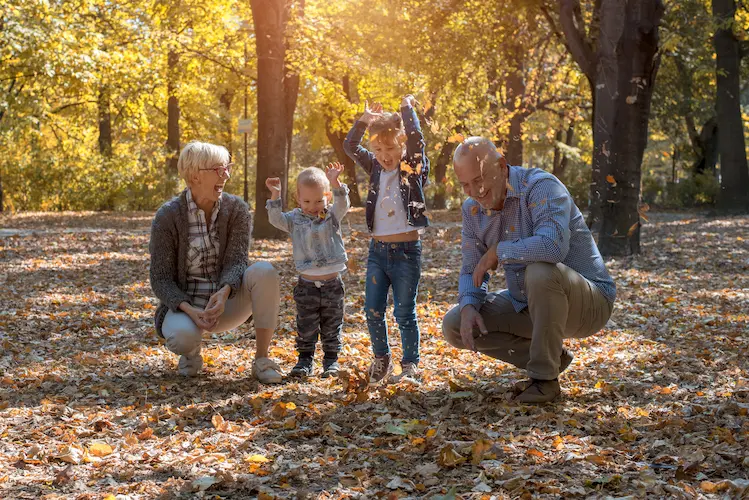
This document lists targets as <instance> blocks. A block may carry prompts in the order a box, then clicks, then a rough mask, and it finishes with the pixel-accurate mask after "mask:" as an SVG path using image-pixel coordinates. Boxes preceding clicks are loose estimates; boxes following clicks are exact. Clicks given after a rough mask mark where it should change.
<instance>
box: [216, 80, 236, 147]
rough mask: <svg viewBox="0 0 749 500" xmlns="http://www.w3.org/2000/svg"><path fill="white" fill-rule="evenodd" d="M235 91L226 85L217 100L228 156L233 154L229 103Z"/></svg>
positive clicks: (232, 130) (232, 131) (232, 99)
mask: <svg viewBox="0 0 749 500" xmlns="http://www.w3.org/2000/svg"><path fill="white" fill-rule="evenodd" d="M234 94H235V91H234V89H233V88H231V87H227V88H226V89H224V91H223V92H222V93H221V95H220V96H219V98H218V100H219V102H220V103H221V123H223V125H224V141H223V142H224V145H225V146H226V149H228V150H229V156H231V157H232V158H235V156H234V129H233V128H232V122H231V103H232V102H233V101H234Z"/></svg>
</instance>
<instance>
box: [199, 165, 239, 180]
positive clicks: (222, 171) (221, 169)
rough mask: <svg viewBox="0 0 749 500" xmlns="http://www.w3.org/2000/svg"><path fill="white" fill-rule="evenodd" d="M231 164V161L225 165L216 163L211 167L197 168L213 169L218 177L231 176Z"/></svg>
mask: <svg viewBox="0 0 749 500" xmlns="http://www.w3.org/2000/svg"><path fill="white" fill-rule="evenodd" d="M233 166H234V164H233V163H227V164H226V165H217V166H215V167H211V168H199V169H198V170H213V171H214V172H216V175H218V176H219V177H224V176H226V177H227V178H229V177H231V169H232V167H233Z"/></svg>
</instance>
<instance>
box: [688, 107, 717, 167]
mask: <svg viewBox="0 0 749 500" xmlns="http://www.w3.org/2000/svg"><path fill="white" fill-rule="evenodd" d="M719 136H720V130H719V128H718V120H716V118H715V117H714V116H711V117H710V119H709V120H707V121H706V122H705V124H704V125H703V126H702V131H701V132H700V133H699V135H698V136H697V143H696V145H695V141H694V140H693V141H692V147H693V148H694V152H695V154H696V155H697V161H696V162H695V163H694V168H693V170H692V171H693V172H694V174H695V175H697V174H702V173H705V172H709V173H711V174H713V175H715V164H716V163H718V137H719Z"/></svg>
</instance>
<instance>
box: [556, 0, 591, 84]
mask: <svg viewBox="0 0 749 500" xmlns="http://www.w3.org/2000/svg"><path fill="white" fill-rule="evenodd" d="M579 8H580V2H579V1H578V0H559V9H560V10H559V12H560V19H561V22H562V31H564V35H565V37H566V38H567V43H568V47H569V49H570V54H571V55H572V58H573V59H574V60H575V62H576V63H577V65H578V66H580V70H581V71H582V72H583V73H584V74H585V76H587V77H588V80H591V81H593V80H594V79H595V55H594V54H593V49H592V48H591V46H590V43H589V42H588V40H587V39H586V38H585V36H584V35H583V32H582V26H578V25H577V23H576V22H575V16H576V14H575V10H576V9H579Z"/></svg>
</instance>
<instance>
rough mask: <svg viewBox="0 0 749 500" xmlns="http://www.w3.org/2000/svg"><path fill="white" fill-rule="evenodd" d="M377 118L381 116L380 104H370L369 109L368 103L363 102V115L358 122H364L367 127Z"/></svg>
mask: <svg viewBox="0 0 749 500" xmlns="http://www.w3.org/2000/svg"><path fill="white" fill-rule="evenodd" d="M378 116H382V104H380V103H379V102H376V103H374V104H372V107H371V108H370V107H369V101H364V114H363V115H361V118H359V121H361V122H364V123H366V124H367V125H369V124H370V123H372V122H373V121H374V119H375V118H377V117H378Z"/></svg>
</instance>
